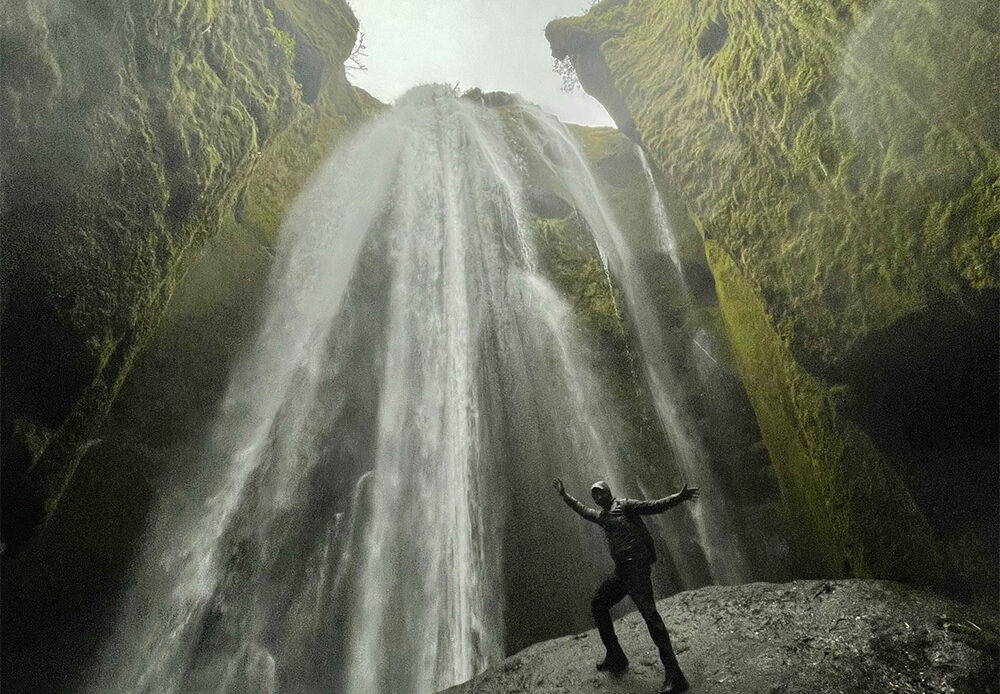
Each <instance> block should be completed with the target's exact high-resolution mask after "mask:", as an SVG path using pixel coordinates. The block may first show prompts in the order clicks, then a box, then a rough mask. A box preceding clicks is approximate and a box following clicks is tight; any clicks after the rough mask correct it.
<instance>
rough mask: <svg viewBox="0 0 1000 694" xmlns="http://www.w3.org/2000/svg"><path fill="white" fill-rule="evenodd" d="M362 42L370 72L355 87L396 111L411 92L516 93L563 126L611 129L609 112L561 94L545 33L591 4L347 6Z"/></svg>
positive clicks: (380, 2)
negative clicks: (424, 88)
mask: <svg viewBox="0 0 1000 694" xmlns="http://www.w3.org/2000/svg"><path fill="white" fill-rule="evenodd" d="M349 2H350V5H351V7H352V8H354V13H355V14H356V15H357V16H358V20H359V21H360V22H361V31H363V32H364V34H365V44H366V46H367V53H368V57H367V58H365V59H363V62H364V64H365V65H366V66H367V67H368V69H367V70H365V71H355V72H353V73H352V74H351V75H350V80H351V82H353V83H354V84H356V85H358V86H359V87H362V88H363V89H366V90H368V91H369V92H371V93H372V94H373V95H374V96H375V97H376V98H378V99H380V100H381V101H385V102H388V103H391V102H393V101H395V100H396V99H397V98H398V97H399V96H401V95H402V94H403V93H405V92H406V91H407V90H408V89H409V88H410V87H413V86H415V85H418V84H425V83H428V82H441V83H446V84H452V85H453V84H455V83H456V82H457V83H458V84H459V88H460V89H461V90H462V91H465V90H466V89H471V88H472V87H479V88H480V89H482V90H483V91H497V90H499V91H505V92H514V93H518V94H520V95H521V96H523V97H524V98H525V99H527V100H528V101H532V102H534V103H536V104H538V105H539V106H541V107H542V108H543V109H545V110H546V111H549V112H550V113H554V114H555V115H556V116H558V117H559V118H560V119H561V120H563V121H566V122H570V123H582V124H585V125H613V123H612V121H611V118H610V117H609V116H608V114H607V112H606V111H605V110H604V107H603V106H601V105H600V104H599V103H598V102H597V101H596V100H595V99H592V98H591V97H589V96H587V95H586V94H585V93H584V92H583V91H581V90H577V91H575V92H573V93H572V94H567V93H565V92H563V91H561V90H560V86H561V85H562V80H561V78H560V77H559V75H557V74H555V73H554V72H553V71H552V55H551V53H550V52H549V44H548V42H547V41H546V40H545V34H544V31H545V25H546V24H547V23H548V22H549V21H550V20H552V19H555V18H556V17H567V16H575V15H579V14H582V13H584V12H586V11H587V8H588V7H589V5H590V3H589V2H588V0H430V1H429V2H428V0H421V1H420V2H417V1H416V0H349Z"/></svg>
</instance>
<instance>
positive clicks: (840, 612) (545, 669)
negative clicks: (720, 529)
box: [447, 580, 998, 694]
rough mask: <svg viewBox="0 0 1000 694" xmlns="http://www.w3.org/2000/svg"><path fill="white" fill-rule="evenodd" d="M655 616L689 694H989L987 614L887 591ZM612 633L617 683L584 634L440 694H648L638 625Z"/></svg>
mask: <svg viewBox="0 0 1000 694" xmlns="http://www.w3.org/2000/svg"><path fill="white" fill-rule="evenodd" d="M657 606H658V608H659V611H660V614H661V615H662V616H663V620H664V622H665V623H666V625H667V628H668V629H669V630H670V632H671V634H672V640H673V644H674V649H675V651H676V652H677V654H678V661H679V662H680V664H681V667H682V668H683V669H684V671H685V673H686V675H687V677H688V680H689V681H690V683H691V690H690V691H692V692H698V693H699V694H730V693H731V694H747V693H748V692H752V693H753V694H758V693H759V694H767V693H772V694H835V693H840V692H852V693H855V694H884V693H885V692H913V693H914V694H915V693H917V692H953V693H954V694H990V693H991V692H996V691H997V630H998V622H997V617H996V615H995V614H987V613H984V612H981V611H979V610H976V609H974V608H969V607H967V606H964V605H960V604H958V603H954V602H951V601H949V600H945V599H943V598H940V597H937V596H935V595H931V594H929V593H924V592H920V591H916V590H912V589H909V588H906V587H904V586H902V585H900V584H897V583H891V582H886V581H857V580H854V581H797V582H795V583H788V584H770V583H751V584H747V585H742V586H730V587H723V586H713V587H709V588H701V589H699V590H693V591H689V592H685V593H680V594H678V595H675V596H673V597H671V598H667V599H665V600H661V601H660V602H659V603H657ZM580 609H581V610H585V609H586V606H585V605H584V604H583V601H582V600H581V604H580ZM615 628H616V630H617V632H618V635H619V638H620V640H621V642H622V646H623V648H624V649H625V652H626V653H627V654H628V656H629V658H630V660H631V665H630V667H629V668H628V670H626V671H625V672H624V673H623V674H622V675H621V676H619V677H615V676H612V675H608V674H605V673H601V672H597V671H596V670H595V669H594V663H595V662H596V661H598V660H600V659H601V658H602V657H603V655H604V648H603V646H602V645H601V640H600V637H599V636H598V635H597V631H596V630H594V631H588V632H586V633H582V634H576V635H573V636H564V637H562V638H559V639H554V640H552V641H546V642H544V643H539V644H536V645H534V646H531V647H530V648H526V649H525V650H523V651H521V652H520V653H517V654H516V655H513V656H511V657H509V658H507V659H506V660H505V661H503V662H502V663H499V664H497V665H495V666H494V667H492V668H490V669H489V670H487V671H486V672H484V673H483V674H481V675H479V676H478V677H476V678H474V679H473V680H471V681H469V682H467V683H465V684H462V685H459V686H457V687H452V688H451V689H448V690H447V692H448V694H465V693H466V692H477V693H478V694H507V693H509V692H532V693H533V694H555V693H556V692H573V693H574V694H581V693H582V694H588V693H590V692H594V693H596V692H617V693H618V694H651V693H652V692H655V691H656V690H657V688H658V687H659V685H660V683H661V682H662V680H663V671H662V666H661V665H660V662H659V657H658V655H657V653H656V649H655V647H654V646H653V644H652V641H650V639H649V634H648V633H647V631H646V627H645V625H644V624H643V622H642V619H641V617H640V616H639V614H638V613H637V612H632V613H630V614H628V615H626V616H625V617H623V618H622V619H619V620H618V622H617V623H616V625H615Z"/></svg>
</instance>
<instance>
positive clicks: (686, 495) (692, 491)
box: [678, 482, 701, 501]
mask: <svg viewBox="0 0 1000 694" xmlns="http://www.w3.org/2000/svg"><path fill="white" fill-rule="evenodd" d="M699 496H701V492H700V491H699V489H698V488H697V487H688V486H687V482H685V483H684V488H683V489H681V491H680V494H678V497H679V498H680V500H681V501H693V500H694V499H697V498H698V497H699Z"/></svg>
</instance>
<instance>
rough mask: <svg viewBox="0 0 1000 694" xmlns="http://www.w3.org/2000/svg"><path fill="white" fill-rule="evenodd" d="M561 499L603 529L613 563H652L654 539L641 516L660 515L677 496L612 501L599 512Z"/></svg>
mask: <svg viewBox="0 0 1000 694" xmlns="http://www.w3.org/2000/svg"><path fill="white" fill-rule="evenodd" d="M563 500H564V501H565V502H566V503H567V504H568V505H569V507H570V508H571V509H573V510H574V511H576V512H577V513H579V514H580V515H581V516H583V517H584V518H586V519H587V520H589V521H590V522H592V523H597V524H598V525H599V526H601V528H603V529H604V537H605V539H606V540H607V542H608V549H609V550H610V551H611V558H612V559H614V560H615V564H622V563H624V562H639V561H644V562H648V563H653V562H655V561H656V550H655V549H654V548H653V538H652V536H650V534H649V530H647V529H646V524H645V523H643V522H642V518H640V516H645V515H650V514H653V513H662V512H663V511H666V510H667V509H668V508H670V507H672V506H675V505H676V504H677V503H678V500H677V498H676V495H675V496H668V497H664V498H662V499H656V500H654V501H638V500H636V499H614V500H612V502H611V507H610V508H609V509H607V510H604V509H601V510H598V509H596V508H589V507H587V506H584V505H583V503H581V502H580V501H578V500H577V499H574V498H573V497H572V496H570V495H569V494H564V495H563Z"/></svg>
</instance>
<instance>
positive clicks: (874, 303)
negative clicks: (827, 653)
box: [546, 0, 1000, 596]
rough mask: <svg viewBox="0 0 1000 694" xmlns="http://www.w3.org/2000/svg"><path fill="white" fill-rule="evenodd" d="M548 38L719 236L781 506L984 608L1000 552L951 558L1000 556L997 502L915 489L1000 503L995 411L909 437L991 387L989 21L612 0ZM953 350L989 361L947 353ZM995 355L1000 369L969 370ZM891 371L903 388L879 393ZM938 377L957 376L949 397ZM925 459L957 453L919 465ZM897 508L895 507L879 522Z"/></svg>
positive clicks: (974, 7)
mask: <svg viewBox="0 0 1000 694" xmlns="http://www.w3.org/2000/svg"><path fill="white" fill-rule="evenodd" d="M546 34H547V36H548V38H549V41H550V43H551V45H552V49H553V55H554V57H555V58H556V59H563V58H567V57H568V58H570V59H571V60H572V61H573V63H574V65H575V66H576V70H577V73H578V74H579V77H580V81H581V83H582V85H583V86H584V88H585V89H587V91H588V92H590V93H591V94H593V95H594V96H596V97H597V98H599V99H601V100H602V101H603V102H604V103H605V105H606V106H607V108H608V110H609V112H610V113H611V115H612V117H614V118H615V120H616V122H617V123H618V124H619V126H620V127H621V128H622V130H623V132H626V133H627V134H629V135H630V136H632V137H633V138H634V139H636V140H637V141H641V142H642V144H643V146H644V148H645V149H646V151H647V152H648V153H649V156H650V158H651V160H652V161H653V162H654V163H655V164H656V166H657V167H658V168H659V169H660V170H661V171H662V173H663V176H664V178H665V179H666V181H667V182H668V184H669V185H670V186H671V187H673V188H674V189H676V190H677V191H678V193H679V195H680V197H681V198H682V199H683V200H684V202H685V203H686V206H687V208H688V210H689V212H690V215H691V218H692V219H693V221H694V222H695V224H696V225H697V227H698V229H699V231H700V232H701V235H702V237H703V238H704V239H705V240H706V241H708V242H709V247H710V249H711V253H710V254H709V257H710V260H711V265H712V269H713V272H714V273H715V275H716V281H717V283H718V286H719V292H720V295H721V296H723V297H724V299H723V302H722V304H723V309H724V314H725V319H726V324H727V327H728V329H729V332H730V335H731V337H732V338H733V342H734V349H735V351H736V352H737V362H738V363H739V365H740V369H741V372H742V375H743V378H744V381H745V382H746V384H747V389H748V392H749V393H750V395H751V400H752V401H753V403H754V407H755V410H756V412H757V415H758V418H759V419H760V420H761V426H762V430H763V433H764V438H765V443H766V444H767V446H768V449H769V451H770V452H771V455H772V458H773V459H774V460H775V463H776V465H777V467H778V468H779V470H781V474H780V479H781V482H782V489H783V492H784V494H785V497H786V500H787V501H788V503H789V504H790V506H792V507H794V508H795V509H796V513H797V514H798V515H799V516H800V517H801V518H803V519H806V520H808V521H809V523H808V524H809V526H810V527H811V528H812V531H813V532H814V533H815V534H816V536H819V537H821V538H822V541H821V542H820V545H819V546H820V547H823V548H824V550H823V551H824V553H825V554H826V555H827V561H828V562H830V566H832V565H833V564H834V563H837V564H842V565H843V568H842V569H841V570H843V571H846V572H848V573H851V574H854V575H859V576H866V575H872V574H874V575H879V576H885V577H894V578H903V579H905V580H911V581H914V582H916V583H923V584H929V585H934V586H936V587H938V588H942V589H946V590H952V591H955V590H956V586H957V585H959V584H964V587H963V588H961V589H958V590H957V592H958V593H961V594H964V595H965V596H969V595H970V593H971V594H975V593H977V592H978V594H979V595H980V596H985V595H987V594H992V592H993V587H994V586H995V576H996V568H995V564H996V556H995V551H987V552H985V553H984V555H983V557H982V559H981V561H980V562H979V566H978V568H976V569H970V567H968V566H966V567H965V568H964V569H962V571H961V572H958V570H957V569H956V567H955V566H954V563H953V562H949V561H948V559H947V557H948V555H949V553H950V554H951V555H952V556H954V555H955V554H956V553H961V551H962V550H958V549H957V547H958V545H954V543H955V542H959V538H960V537H968V535H967V533H968V532H970V528H974V530H972V531H971V532H973V533H974V534H978V535H977V536H978V537H979V538H980V541H981V542H982V545H980V546H982V547H984V548H985V547H988V546H990V545H991V544H992V545H995V544H996V543H995V540H991V538H994V537H995V535H996V527H995V526H996V521H995V518H992V519H991V518H990V516H991V513H990V512H988V511H989V509H988V507H987V508H984V507H983V504H982V503H980V504H977V505H978V506H979V508H980V512H979V515H978V517H976V518H972V517H969V518H968V519H967V520H968V523H966V524H965V526H964V528H963V529H961V530H956V529H955V528H954V527H950V526H954V525H955V524H954V523H950V524H949V522H948V521H946V520H944V517H945V516H946V515H947V511H940V512H933V511H932V509H931V508H930V507H931V505H932V504H934V503H935V500H934V499H933V497H932V495H931V494H930V493H929V492H928V493H924V494H921V493H920V492H919V490H918V487H921V486H922V487H924V488H929V487H932V486H933V487H937V488H938V489H948V488H949V487H950V486H952V484H953V482H955V481H956V479H957V480H958V484H957V486H958V487H963V488H964V487H966V486H970V485H972V482H971V480H973V479H977V478H982V479H983V481H984V482H985V485H984V486H985V487H987V488H988V489H991V490H994V491H993V494H992V497H993V498H994V499H995V494H996V492H995V490H996V488H997V473H996V469H995V468H996V466H995V455H994V456H993V458H994V459H993V462H992V463H989V464H986V463H984V461H985V459H986V457H987V456H986V451H989V450H993V452H994V454H995V449H996V436H995V429H996V397H995V396H994V397H992V401H993V402H992V404H989V405H987V404H981V405H980V404H977V405H975V406H974V407H967V408H966V409H967V410H968V412H969V418H970V419H971V420H972V421H974V422H975V424H974V425H971V426H969V427H966V428H968V429H969V430H970V431H967V432H965V433H962V434H961V435H960V436H959V437H958V440H956V441H952V442H949V443H948V445H947V446H946V447H945V446H942V447H940V449H939V450H937V452H936V453H935V452H934V451H933V450H930V449H929V448H928V446H927V445H924V444H922V443H919V442H915V441H914V439H913V437H914V436H915V434H914V432H913V431H912V429H913V428H914V427H913V424H912V422H920V423H921V426H923V425H924V424H926V423H928V422H930V423H932V422H933V421H934V419H935V417H937V416H938V415H940V416H942V417H943V418H944V419H945V421H951V420H952V417H951V416H949V415H948V413H947V412H940V413H939V412H935V411H933V410H934V409H935V408H936V407H939V406H940V407H942V408H945V409H947V408H949V407H952V408H954V407H955V404H954V401H975V402H978V401H979V399H980V393H981V392H983V391H984V390H985V393H986V396H985V399H986V400H988V399H990V397H989V394H990V393H996V380H997V376H996V368H995V366H996V339H995V334H996V330H995V328H994V327H993V326H995V324H996V315H997V305H998V304H997V298H998V292H997V287H998V279H997V275H996V268H997V263H998V250H1000V187H998V184H997V181H998V180H1000V154H998V147H1000V126H998V124H997V120H996V117H995V116H996V113H997V110H998V101H997V100H998V98H1000V97H998V95H1000V90H998V89H997V81H996V71H995V69H994V66H995V64H996V61H997V60H998V57H1000V26H998V17H997V14H996V12H995V8H992V7H991V6H990V5H989V3H985V2H979V1H978V0H963V1H962V2H959V3H945V2H942V1H941V0H921V1H920V2H902V1H897V0H886V1H885V2H879V3H874V2H870V1H868V0H810V1H809V2H805V3H803V2H791V1H790V0H789V1H785V0H772V1H771V2H766V3H763V4H760V3H748V2H745V1H744V0H710V1H707V2H698V3H688V2H681V1H680V0H656V1H651V2H626V1H624V0H605V1H604V2H601V3H598V4H597V5H595V6H594V7H593V8H591V10H590V12H589V13H588V14H587V15H586V16H584V17H578V18H570V19H563V20H557V21H555V22H553V23H552V24H550V25H549V27H548V28H547V30H546ZM925 317H926V318H925ZM942 317H943V320H942ZM956 317H958V318H956ZM990 335H992V336H993V337H992V338H990V337H989V336H990ZM958 336H968V337H969V340H968V341H970V342H974V343H975V344H976V345H978V346H979V347H977V349H981V351H980V352H976V353H975V354H978V355H979V356H978V357H977V356H975V355H974V354H973V353H971V352H968V350H960V352H961V355H960V356H959V357H958V358H952V357H951V356H950V355H949V354H948V352H947V351H946V348H947V347H948V346H954V344H955V343H956V340H959V337H958ZM967 352H968V353H967ZM779 355H780V356H779ZM985 360H989V361H990V362H992V364H993V367H992V368H990V367H986V368H980V367H979V366H977V365H976V363H977V362H979V363H983V362H984V361H985ZM893 373H897V374H899V375H900V376H899V377H900V378H903V379H905V378H907V377H912V378H913V380H914V381H915V382H914V383H913V384H912V389H911V390H910V391H909V392H905V393H899V392H898V391H894V390H893V389H892V387H890V386H888V385H886V383H885V382H886V381H891V380H892V379H893V376H892V374H893ZM921 380H922V381H923V383H920V382H919V381H921ZM873 383H876V384H878V385H877V387H875V386H873V385H872V384H873ZM948 383H958V384H960V385H958V386H952V387H950V389H949V395H948V396H947V397H935V393H934V392H933V391H934V390H935V389H937V388H938V386H939V385H941V384H948ZM901 403H902V404H901ZM906 408H909V409H906ZM892 410H900V412H899V413H898V415H894V416H888V415H887V414H886V413H887V412H890V411H892ZM963 411H965V410H963ZM871 414H875V417H870V416H868V415H871ZM845 416H847V417H853V419H854V423H853V424H848V423H846V422H844V419H845ZM907 420H909V421H910V422H911V423H910V424H909V428H908V425H907ZM972 429H974V430H975V431H971V430H972ZM887 430H888V431H887ZM991 430H992V433H991ZM821 442H823V443H821ZM930 448H933V446H931V447H930ZM934 455H938V456H948V457H954V459H953V462H952V464H950V465H931V464H928V462H927V459H928V458H932V457H933V456H934ZM944 468H947V469H948V470H949V472H947V473H946V472H943V469H944ZM865 478H867V479H869V480H871V482H864V483H862V482H861V481H860V480H862V479H865ZM900 479H902V480H903V481H905V482H906V484H905V485H904V484H902V483H901V482H900ZM964 479H968V480H969V485H965V484H964V482H963V481H962V480H964ZM859 485H860V487H859ZM862 490H863V493H860V492H861V491H862ZM914 496H917V498H918V499H919V501H920V507H919V509H918V508H917V505H915V504H914ZM990 496H991V495H990V494H984V495H983V498H984V499H987V500H988V499H989V498H990ZM977 498H978V497H977ZM944 503H947V502H944ZM950 503H951V504H952V505H954V506H961V505H962V500H961V498H959V497H958V496H952V497H951V498H950ZM986 503H987V504H989V503H990V502H989V501H987V502H986ZM942 505H943V504H942ZM885 509H894V511H890V513H892V514H896V513H898V514H901V515H900V516H898V517H896V518H895V519H894V520H893V521H885V520H884V519H883V518H882V516H881V514H883V513H884V512H885ZM921 512H922V513H923V514H928V513H931V515H932V516H933V518H932V520H933V521H934V523H933V525H928V523H926V522H925V521H923V520H920V515H921ZM958 513H959V514H961V513H964V512H963V511H959V512H958ZM992 515H994V516H995V514H992ZM906 518H914V519H916V520H915V522H914V523H912V524H907V523H906V522H904V521H905V519H906ZM963 522H964V521H963ZM877 528H881V530H876V529H877ZM942 535H943V536H944V537H942ZM941 540H944V542H943V543H942V542H941ZM949 545H952V549H951V550H949ZM964 547H965V549H966V550H967V549H968V545H964ZM938 557H942V561H940V562H939V561H938V560H937V558H938ZM841 558H842V559H841ZM963 561H964V560H963ZM942 562H943V563H944V564H950V565H949V566H946V567H942ZM965 563H966V564H967V563H968V562H967V561H965ZM991 566H992V568H990V567H991ZM831 570H834V569H832V568H831ZM969 571H971V573H969ZM958 573H962V574H964V576H958ZM972 574H975V575H976V577H975V578H974V577H973V576H972ZM991 576H992V578H990V577H991ZM969 581H971V582H972V583H975V587H973V588H971V590H970V589H969ZM984 591H985V592H984Z"/></svg>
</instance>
